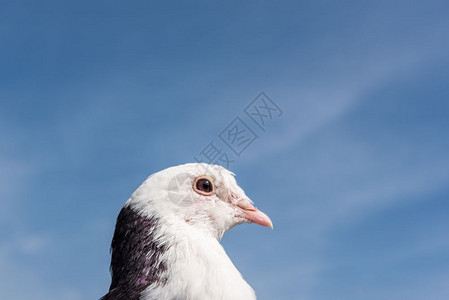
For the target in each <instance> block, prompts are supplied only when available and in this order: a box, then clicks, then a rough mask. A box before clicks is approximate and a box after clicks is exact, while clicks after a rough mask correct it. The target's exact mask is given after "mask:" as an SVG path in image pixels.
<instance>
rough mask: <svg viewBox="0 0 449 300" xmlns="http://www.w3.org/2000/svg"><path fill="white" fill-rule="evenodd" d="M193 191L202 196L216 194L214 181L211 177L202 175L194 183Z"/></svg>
mask: <svg viewBox="0 0 449 300" xmlns="http://www.w3.org/2000/svg"><path fill="white" fill-rule="evenodd" d="M192 187H193V190H194V191H195V192H197V193H198V194H200V195H204V196H210V195H213V194H214V193H215V186H214V181H213V179H212V178H211V177H210V176H207V175H200V176H198V177H197V178H195V180H194V181H193V184H192Z"/></svg>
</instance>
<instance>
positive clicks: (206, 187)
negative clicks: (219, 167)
mask: <svg viewBox="0 0 449 300" xmlns="http://www.w3.org/2000/svg"><path fill="white" fill-rule="evenodd" d="M196 187H197V188H198V189H199V190H201V191H204V192H210V191H212V184H211V183H210V181H209V180H207V179H200V180H198V182H197V183H196Z"/></svg>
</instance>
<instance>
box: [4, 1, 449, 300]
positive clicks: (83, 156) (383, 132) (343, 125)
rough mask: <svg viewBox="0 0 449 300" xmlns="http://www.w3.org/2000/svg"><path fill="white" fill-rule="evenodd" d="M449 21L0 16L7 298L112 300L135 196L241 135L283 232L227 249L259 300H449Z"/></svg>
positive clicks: (419, 12)
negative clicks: (239, 127) (234, 133)
mask: <svg viewBox="0 0 449 300" xmlns="http://www.w3.org/2000/svg"><path fill="white" fill-rule="evenodd" d="M448 9H449V5H448V3H447V1H413V2H409V1H394V2H392V1H376V2H372V1H371V2H368V1H363V2H361V1H347V2H344V3H337V2H332V1H313V2H312V1H310V2H302V1H299V2H298V1H284V2H282V3H278V2H276V3H275V2H274V1H271V2H268V1H258V2H244V3H242V1H227V2H226V3H209V2H207V1H189V2H187V1H180V2H176V1H168V2H163V3H162V2H161V3H153V2H151V3H150V2H149V1H133V2H126V3H125V2H113V3H112V2H110V1H96V2H94V3H92V2H91V1H73V2H68V1H39V2H34V1H14V2H13V1H10V2H9V3H2V4H1V9H0V51H1V55H0V145H1V148H0V170H1V172H0V179H1V180H0V204H1V207H2V209H1V210H0V224H1V226H0V233H1V234H0V289H1V291H2V293H1V295H2V298H4V299H30V298H33V299H96V298H99V297H100V296H102V295H103V294H104V293H105V292H106V290H107V288H108V285H109V280H110V277H109V273H108V266H109V259H110V258H109V245H110V240H111V238H112V233H113V228H114V224H115V218H116V216H117V214H118V212H119V210H120V208H121V206H122V205H123V203H124V202H125V201H126V199H127V198H128V197H129V195H130V194H131V193H132V192H133V191H134V190H135V188H136V187H137V186H138V185H139V184H140V183H141V182H142V181H143V180H144V179H145V178H146V177H147V176H148V175H149V174H151V173H153V172H156V171H158V170H161V169H164V168H166V167H169V166H172V165H177V164H181V163H185V162H191V161H193V157H194V156H195V155H198V153H199V152H200V151H201V150H202V149H203V148H204V147H205V146H206V145H207V144H208V143H209V142H210V141H211V140H214V141H217V145H219V146H221V147H223V149H226V148H225V145H223V144H220V142H219V138H218V134H219V133H220V132H221V131H222V130H223V129H224V128H225V127H226V126H227V125H228V124H229V122H231V121H232V120H233V119H234V118H235V117H237V116H240V117H242V119H243V120H245V121H247V122H248V123H247V124H248V125H250V126H252V128H253V129H254V130H255V131H256V133H257V135H258V136H259V138H258V139H257V140H256V141H255V142H254V143H253V144H251V145H250V146H249V147H248V148H247V149H246V150H245V152H244V153H242V155H241V156H240V157H236V156H235V155H234V156H232V153H230V156H232V158H233V159H235V162H234V163H233V164H232V165H231V167H230V168H231V170H232V171H234V172H235V173H236V174H237V180H238V182H239V183H240V185H241V186H242V187H243V188H244V189H245V191H246V193H247V194H248V195H249V196H250V197H251V198H252V199H253V200H254V201H255V203H256V204H257V205H258V207H259V208H261V209H262V210H264V211H265V212H266V213H267V214H268V215H270V216H271V217H272V220H273V223H274V227H275V229H274V231H270V230H266V229H264V228H261V227H258V226H255V225H243V226H239V227H236V228H233V229H232V230H231V231H230V232H228V233H227V234H226V235H225V237H224V239H223V244H224V246H225V248H226V250H227V251H228V253H229V255H230V257H231V258H232V259H233V261H234V262H235V264H236V265H237V267H238V268H239V270H240V271H241V272H242V273H243V274H244V276H245V278H246V279H247V280H248V281H249V282H250V284H251V285H252V286H253V287H254V289H255V290H256V292H257V294H258V296H259V299H436V300H437V299H448V298H449V235H448V233H447V232H448V228H449V201H448V198H449V184H448V183H449V140H448V134H447V133H448V129H449V101H448V99H449V84H448V78H449V68H448V67H449V56H448V54H447V53H449V36H448V28H449V18H448V14H447V11H448ZM260 91H264V92H266V93H267V94H268V95H269V96H270V97H271V98H272V99H273V100H274V101H275V102H276V103H277V104H278V105H279V106H280V107H281V108H282V109H283V111H284V114H283V115H282V116H281V117H279V118H274V119H273V120H271V121H270V122H269V123H268V128H267V130H266V131H265V132H262V131H261V130H260V129H258V128H257V127H256V126H255V125H254V124H252V123H250V122H251V121H250V120H248V119H245V114H244V112H243V109H244V107H245V106H246V105H247V104H248V103H249V102H251V101H252V100H253V99H254V97H256V96H257V94H259V92H260Z"/></svg>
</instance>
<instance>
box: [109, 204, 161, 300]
mask: <svg viewBox="0 0 449 300" xmlns="http://www.w3.org/2000/svg"><path fill="white" fill-rule="evenodd" d="M157 230H159V220H158V219H157V218H155V217H152V218H146V217H143V216H141V215H140V214H138V213H137V212H136V211H135V210H134V209H132V208H131V207H129V206H124V207H123V208H122V210H121V211H120V214H119V215H118V218H117V224H116V226H115V232H114V237H113V239H112V245H111V252H112V259H111V268H110V269H111V274H112V282H111V286H110V288H109V293H107V294H106V295H105V296H104V297H103V298H102V299H103V300H107V299H130V300H132V299H139V297H140V294H141V293H142V292H143V291H144V290H145V289H146V288H147V287H148V286H150V285H152V284H160V285H164V284H165V283H166V281H167V278H166V277H165V275H164V274H165V273H166V272H165V271H166V270H167V264H166V262H165V261H163V260H162V259H161V255H162V254H163V253H164V252H165V251H166V250H167V248H168V246H167V245H166V244H161V243H160V242H157V241H156V240H155V238H154V237H155V234H156V232H157Z"/></svg>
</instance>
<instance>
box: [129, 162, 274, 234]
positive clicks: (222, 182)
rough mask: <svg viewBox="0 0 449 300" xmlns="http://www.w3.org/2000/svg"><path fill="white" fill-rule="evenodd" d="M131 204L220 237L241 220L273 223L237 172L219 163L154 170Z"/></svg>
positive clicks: (137, 191)
mask: <svg viewBox="0 0 449 300" xmlns="http://www.w3.org/2000/svg"><path fill="white" fill-rule="evenodd" d="M128 204H129V205H132V206H133V207H134V208H135V209H137V210H139V211H140V212H141V213H142V214H144V215H147V216H156V217H162V218H163V219H165V220H166V221H167V222H170V223H185V224H187V225H188V226H191V227H192V228H193V229H197V230H200V231H202V232H204V233H206V234H211V235H213V236H215V237H217V238H218V239H220V238H221V237H222V236H223V234H224V233H225V232H226V231H227V230H228V229H230V228H232V227H233V226H235V225H237V224H241V223H256V224H259V225H262V226H267V227H271V228H272V227H273V225H272V222H271V220H270V218H269V217H268V216H267V215H265V214H264V213H263V212H261V211H260V210H258V209H257V208H255V207H254V205H253V202H252V201H251V200H250V199H249V198H248V196H246V194H245V192H244V191H243V190H242V189H241V188H240V187H239V186H238V185H237V182H236V180H235V178H234V174H233V173H232V172H230V171H228V170H227V169H225V168H223V167H221V166H218V165H209V164H203V163H191V164H185V165H180V166H176V167H171V168H168V169H165V170H163V171H160V172H158V173H155V174H153V175H151V176H150V177H149V178H148V179H147V180H146V181H145V182H144V183H143V184H142V185H141V186H140V187H139V188H138V189H137V190H136V192H135V193H134V194H133V195H132V197H131V198H130V199H129V200H128Z"/></svg>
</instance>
